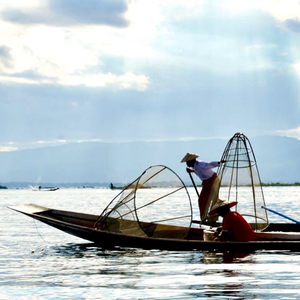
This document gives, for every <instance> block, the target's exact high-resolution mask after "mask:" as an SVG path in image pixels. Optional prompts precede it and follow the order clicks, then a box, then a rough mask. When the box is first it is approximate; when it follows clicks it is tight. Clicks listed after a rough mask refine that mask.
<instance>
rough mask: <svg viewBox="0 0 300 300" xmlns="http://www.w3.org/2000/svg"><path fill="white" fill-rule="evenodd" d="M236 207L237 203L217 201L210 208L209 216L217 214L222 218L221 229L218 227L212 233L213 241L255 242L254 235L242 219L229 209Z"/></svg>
mask: <svg viewBox="0 0 300 300" xmlns="http://www.w3.org/2000/svg"><path fill="white" fill-rule="evenodd" d="M235 205H237V202H230V201H226V200H221V199H218V201H217V203H216V204H215V205H214V206H213V207H212V210H211V211H210V213H209V214H210V215H215V214H218V215H219V216H221V217H223V223H222V227H218V228H217V230H216V231H215V233H214V236H215V237H216V238H215V239H214V241H243V242H246V241H255V240H256V235H255V232H254V231H253V229H252V228H251V226H250V225H249V223H248V222H247V221H246V220H245V219H244V217H243V216H242V215H241V214H239V213H238V212H236V211H231V210H230V207H233V206H235Z"/></svg>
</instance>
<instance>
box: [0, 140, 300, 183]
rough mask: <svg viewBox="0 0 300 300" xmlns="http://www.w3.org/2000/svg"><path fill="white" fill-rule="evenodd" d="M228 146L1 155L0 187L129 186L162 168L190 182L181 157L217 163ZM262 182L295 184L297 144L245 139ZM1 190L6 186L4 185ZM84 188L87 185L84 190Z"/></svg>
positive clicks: (142, 145)
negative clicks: (12, 184)
mask: <svg viewBox="0 0 300 300" xmlns="http://www.w3.org/2000/svg"><path fill="white" fill-rule="evenodd" d="M227 142H228V140H222V139H207V140H198V141H176V142H174V141H164V142H128V143H101V142H87V143H73V144H67V145H63V146H57V147H45V148H39V149H31V150H23V151H14V152H0V164H1V170H0V184H1V183H3V184H4V183H8V182H31V183H32V182H33V183H41V182H47V183H76V182H78V183H93V182H94V183H110V182H113V183H129V182H131V181H133V180H134V179H136V178H137V177H138V176H139V175H140V174H141V173H142V172H143V171H144V170H145V169H146V168H148V167H149V166H151V165H155V164H163V165H166V166H168V167H169V168H171V169H172V170H174V171H175V172H176V173H177V174H178V175H179V176H180V177H181V178H182V179H183V180H184V181H189V178H188V175H187V173H186V172H185V164H181V163H180V160H181V159H182V157H183V156H184V155H185V154H186V152H196V153H199V154H200V155H201V156H200V159H203V160H207V161H211V160H219V159H220V158H221V156H222V153H223V151H224V148H225V146H226V145H227ZM250 142H251V144H252V147H253V150H254V153H255V156H256V160H257V164H258V168H259V172H260V176H261V179H262V181H263V182H265V183H270V182H284V183H293V182H297V181H298V182H299V181H300V175H299V169H300V157H299V153H300V141H299V140H297V139H293V138H288V137H278V136H263V137H256V138H253V139H250ZM4 185H6V184H4ZM86 185H88V184H86Z"/></svg>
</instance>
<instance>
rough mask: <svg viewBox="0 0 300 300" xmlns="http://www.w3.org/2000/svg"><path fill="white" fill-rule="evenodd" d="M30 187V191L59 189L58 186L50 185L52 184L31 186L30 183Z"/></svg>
mask: <svg viewBox="0 0 300 300" xmlns="http://www.w3.org/2000/svg"><path fill="white" fill-rule="evenodd" d="M30 188H31V190H32V191H39V192H54V191H57V190H59V188H58V187H52V186H49V187H47V186H45V187H43V186H31V185H30Z"/></svg>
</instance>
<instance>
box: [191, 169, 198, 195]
mask: <svg viewBox="0 0 300 300" xmlns="http://www.w3.org/2000/svg"><path fill="white" fill-rule="evenodd" d="M188 173H189V175H190V178H191V181H192V183H193V186H194V188H195V190H196V193H197V196H198V198H199V192H198V189H197V186H196V184H195V181H194V179H193V176H192V174H191V173H190V172H188Z"/></svg>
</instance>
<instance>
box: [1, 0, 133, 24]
mask: <svg viewBox="0 0 300 300" xmlns="http://www.w3.org/2000/svg"><path fill="white" fill-rule="evenodd" d="M126 11H127V3H126V1H125V0H114V1H111V0H87V1H82V0H49V1H47V5H46V6H41V5H40V6H39V7H30V8H27V9H26V7H25V8H22V7H10V8H6V9H4V10H3V11H2V18H3V19H4V20H6V21H9V22H12V23H18V24H24V25H34V24H44V25H52V26H66V27H68V26H81V25H108V26H113V27H127V26H128V24H129V22H128V20H127V19H126V17H125V13H126Z"/></svg>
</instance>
